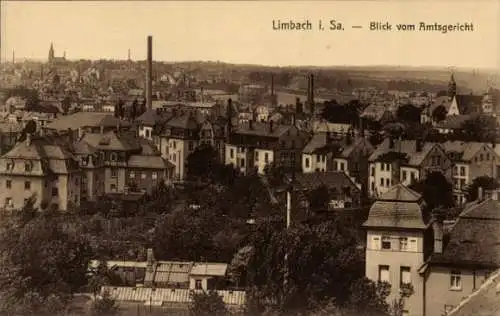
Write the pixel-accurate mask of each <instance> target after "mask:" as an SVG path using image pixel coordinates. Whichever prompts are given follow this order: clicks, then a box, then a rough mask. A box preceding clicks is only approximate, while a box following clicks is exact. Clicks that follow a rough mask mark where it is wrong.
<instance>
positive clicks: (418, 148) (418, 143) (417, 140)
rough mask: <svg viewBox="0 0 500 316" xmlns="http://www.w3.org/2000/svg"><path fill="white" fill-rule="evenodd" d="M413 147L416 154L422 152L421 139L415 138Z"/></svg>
mask: <svg viewBox="0 0 500 316" xmlns="http://www.w3.org/2000/svg"><path fill="white" fill-rule="evenodd" d="M415 147H416V148H415V149H416V151H417V152H418V153H420V152H422V139H420V138H417V139H416V140H415Z"/></svg>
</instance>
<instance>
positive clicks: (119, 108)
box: [114, 99, 125, 119]
mask: <svg viewBox="0 0 500 316" xmlns="http://www.w3.org/2000/svg"><path fill="white" fill-rule="evenodd" d="M123 106H124V104H123V100H122V99H118V101H117V103H116V106H115V113H114V114H115V117H116V118H120V119H123V118H124V116H125V109H124V107H123Z"/></svg>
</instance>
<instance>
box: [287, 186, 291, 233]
mask: <svg viewBox="0 0 500 316" xmlns="http://www.w3.org/2000/svg"><path fill="white" fill-rule="evenodd" d="M291 215H292V190H291V188H290V189H288V191H287V192H286V228H289V227H290V220H291V218H290V217H291Z"/></svg>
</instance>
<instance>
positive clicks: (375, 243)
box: [371, 236, 380, 250]
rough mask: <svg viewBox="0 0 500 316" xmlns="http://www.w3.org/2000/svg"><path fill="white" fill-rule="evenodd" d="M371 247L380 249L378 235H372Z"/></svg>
mask: <svg viewBox="0 0 500 316" xmlns="http://www.w3.org/2000/svg"><path fill="white" fill-rule="evenodd" d="M371 248H372V249H375V250H378V249H380V236H372V245H371Z"/></svg>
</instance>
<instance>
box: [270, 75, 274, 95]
mask: <svg viewBox="0 0 500 316" xmlns="http://www.w3.org/2000/svg"><path fill="white" fill-rule="evenodd" d="M271 96H274V74H272V75H271Z"/></svg>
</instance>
